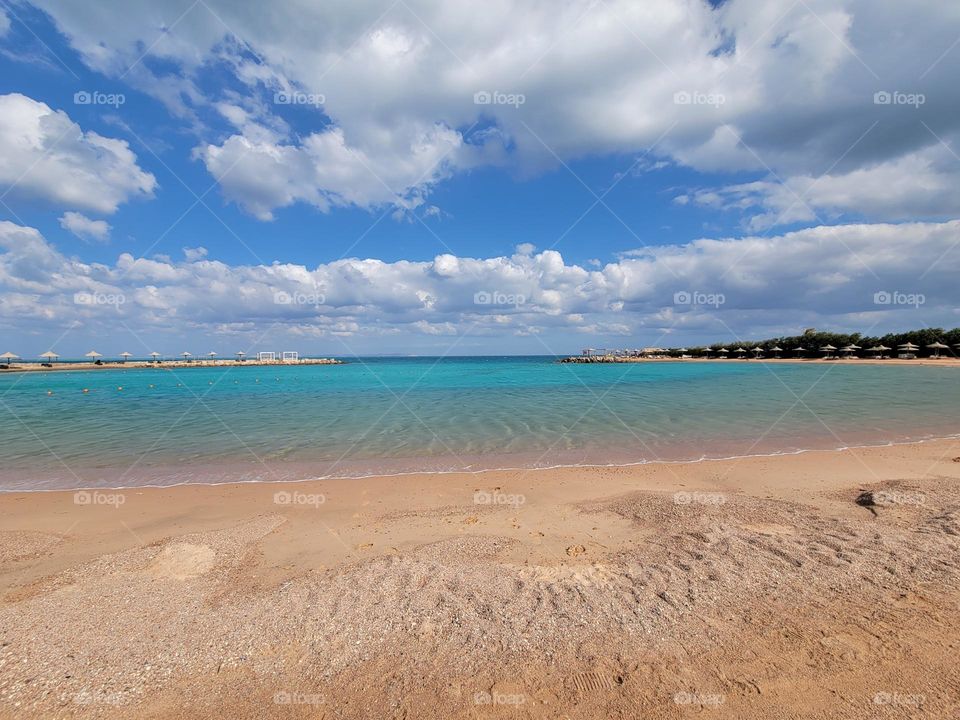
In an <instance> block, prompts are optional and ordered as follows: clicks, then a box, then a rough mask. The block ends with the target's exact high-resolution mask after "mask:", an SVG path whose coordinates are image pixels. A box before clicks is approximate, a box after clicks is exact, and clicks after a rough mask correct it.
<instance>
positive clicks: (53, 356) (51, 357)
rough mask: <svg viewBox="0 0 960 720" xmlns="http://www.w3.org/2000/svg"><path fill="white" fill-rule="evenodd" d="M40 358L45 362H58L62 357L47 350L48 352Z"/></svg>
mask: <svg viewBox="0 0 960 720" xmlns="http://www.w3.org/2000/svg"><path fill="white" fill-rule="evenodd" d="M40 357H41V358H42V359H44V360H56V359H57V358H58V357H60V356H59V355H57V354H56V353H55V352H53V351H52V350H47V352H45V353H43V354H42V355H41V356H40Z"/></svg>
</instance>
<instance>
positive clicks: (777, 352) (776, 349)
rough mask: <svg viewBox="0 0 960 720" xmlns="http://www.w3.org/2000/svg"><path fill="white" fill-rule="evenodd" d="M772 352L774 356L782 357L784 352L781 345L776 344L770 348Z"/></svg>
mask: <svg viewBox="0 0 960 720" xmlns="http://www.w3.org/2000/svg"><path fill="white" fill-rule="evenodd" d="M770 352H772V353H773V356H774V357H780V353H782V352H783V348H782V347H780V346H779V345H774V346H773V347H772V348H770Z"/></svg>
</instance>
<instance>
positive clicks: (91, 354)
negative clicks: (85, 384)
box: [84, 350, 103, 362]
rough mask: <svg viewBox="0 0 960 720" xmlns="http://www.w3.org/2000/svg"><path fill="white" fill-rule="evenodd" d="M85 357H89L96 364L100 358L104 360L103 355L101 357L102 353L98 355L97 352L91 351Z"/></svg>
mask: <svg viewBox="0 0 960 720" xmlns="http://www.w3.org/2000/svg"><path fill="white" fill-rule="evenodd" d="M84 357H88V358H90V359H91V360H93V361H94V362H96V361H97V360H99V359H100V358H102V357H103V355H101V354H100V353H98V352H97V351H96V350H91V351H90V352H88V353H87V354H86V355H84Z"/></svg>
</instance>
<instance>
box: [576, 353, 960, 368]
mask: <svg viewBox="0 0 960 720" xmlns="http://www.w3.org/2000/svg"><path fill="white" fill-rule="evenodd" d="M557 362H560V363H564V364H570V365H616V364H619V363H623V364H629V363H662V362H668V363H673V362H678V363H686V362H694V363H714V362H719V363H736V362H749V363H754V364H757V363H775V364H784V363H814V364H816V363H821V364H834V363H837V364H840V365H926V366H939V367H960V358H955V357H939V358H932V357H927V358H913V359H912V360H908V359H904V358H883V359H880V358H839V357H837V358H759V359H758V358H751V357H745V358H694V357H690V358H676V357H617V356H606V355H591V356H583V355H571V356H569V357H566V358H561V359H559V360H557Z"/></svg>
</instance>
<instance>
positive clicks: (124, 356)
mask: <svg viewBox="0 0 960 720" xmlns="http://www.w3.org/2000/svg"><path fill="white" fill-rule="evenodd" d="M120 357H122V358H123V362H126V361H127V360H128V359H130V358H132V357H133V355H132V354H130V353H128V352H122V353H120Z"/></svg>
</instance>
